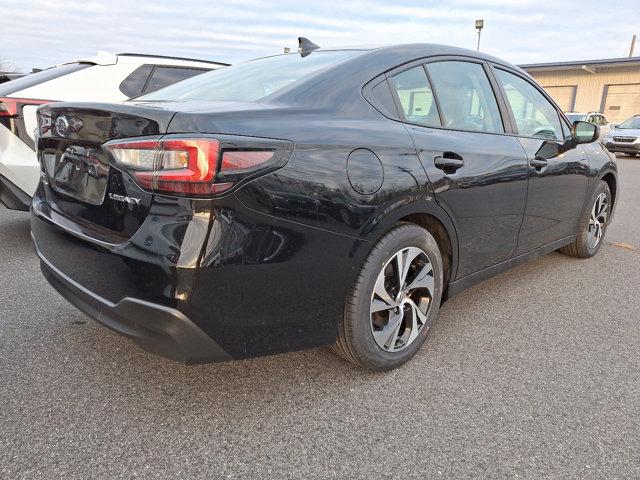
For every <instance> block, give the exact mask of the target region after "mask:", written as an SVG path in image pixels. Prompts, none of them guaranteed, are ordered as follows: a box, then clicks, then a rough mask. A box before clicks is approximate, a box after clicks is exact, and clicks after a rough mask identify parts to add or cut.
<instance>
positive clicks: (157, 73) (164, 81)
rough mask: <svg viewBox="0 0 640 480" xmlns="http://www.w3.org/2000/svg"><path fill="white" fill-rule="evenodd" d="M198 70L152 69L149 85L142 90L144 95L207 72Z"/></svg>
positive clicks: (178, 68) (177, 68)
mask: <svg viewBox="0 0 640 480" xmlns="http://www.w3.org/2000/svg"><path fill="white" fill-rule="evenodd" d="M207 71H208V70H203V69H199V68H180V67H160V66H156V67H155V68H154V69H153V73H152V74H151V78H150V79H149V83H147V86H146V87H145V89H144V93H150V92H155V91H156V90H159V89H161V88H162V87H166V86H167V85H171V84H172V83H176V82H179V81H181V80H185V79H187V78H191V77H193V76H195V75H200V74H201V73H204V72H207Z"/></svg>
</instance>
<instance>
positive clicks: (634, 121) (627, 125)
mask: <svg viewBox="0 0 640 480" xmlns="http://www.w3.org/2000/svg"><path fill="white" fill-rule="evenodd" d="M618 128H622V129H625V130H626V129H634V130H635V129H640V117H631V118H630V119H629V120H627V121H625V122H624V123H623V124H622V125H620V126H619V127H618Z"/></svg>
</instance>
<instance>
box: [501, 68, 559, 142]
mask: <svg viewBox="0 0 640 480" xmlns="http://www.w3.org/2000/svg"><path fill="white" fill-rule="evenodd" d="M495 72H496V77H497V78H498V81H499V82H500V83H501V84H502V88H504V91H505V93H506V94H507V101H508V103H509V106H510V107H511V111H512V112H513V116H514V118H515V121H516V125H517V127H518V134H520V135H522V136H525V137H538V138H555V139H561V138H563V137H564V134H563V133H562V127H561V126H560V117H559V116H558V112H557V110H556V108H555V107H554V106H553V104H552V103H551V102H550V101H549V100H547V99H546V98H545V97H544V95H542V93H540V92H539V91H538V89H537V88H536V87H534V86H533V85H532V84H530V83H529V82H527V81H526V80H525V79H523V78H521V77H519V76H517V75H514V74H512V73H509V72H505V71H504V70H500V69H496V71H495Z"/></svg>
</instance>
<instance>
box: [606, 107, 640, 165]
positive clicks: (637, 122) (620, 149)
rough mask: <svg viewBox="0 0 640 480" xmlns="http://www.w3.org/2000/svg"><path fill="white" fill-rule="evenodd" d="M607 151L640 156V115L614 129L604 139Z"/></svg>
mask: <svg viewBox="0 0 640 480" xmlns="http://www.w3.org/2000/svg"><path fill="white" fill-rule="evenodd" d="M602 143H604V145H605V147H607V150H609V151H610V152H612V153H625V154H627V155H632V156H635V155H638V154H640V115H635V116H633V117H631V118H629V119H628V120H625V121H624V122H623V123H621V124H620V125H617V126H615V127H613V128H612V129H611V130H610V131H609V132H608V133H607V134H606V135H605V136H604V138H603V139H602Z"/></svg>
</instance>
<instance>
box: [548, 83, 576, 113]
mask: <svg viewBox="0 0 640 480" xmlns="http://www.w3.org/2000/svg"><path fill="white" fill-rule="evenodd" d="M544 89H545V90H546V91H547V93H548V94H549V95H551V98H553V100H554V101H555V102H556V103H557V104H558V106H559V107H560V108H561V109H562V111H563V112H571V111H572V110H573V104H574V100H575V98H576V86H575V85H563V86H561V87H544Z"/></svg>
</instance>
